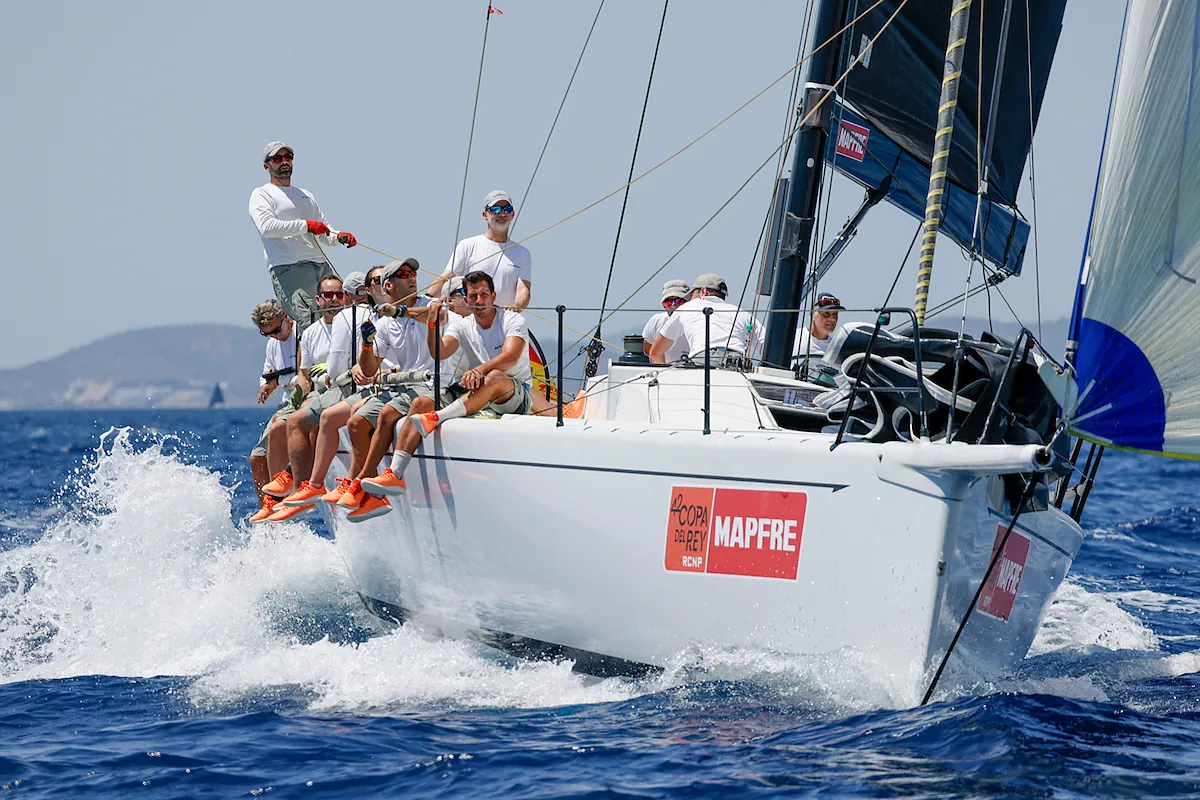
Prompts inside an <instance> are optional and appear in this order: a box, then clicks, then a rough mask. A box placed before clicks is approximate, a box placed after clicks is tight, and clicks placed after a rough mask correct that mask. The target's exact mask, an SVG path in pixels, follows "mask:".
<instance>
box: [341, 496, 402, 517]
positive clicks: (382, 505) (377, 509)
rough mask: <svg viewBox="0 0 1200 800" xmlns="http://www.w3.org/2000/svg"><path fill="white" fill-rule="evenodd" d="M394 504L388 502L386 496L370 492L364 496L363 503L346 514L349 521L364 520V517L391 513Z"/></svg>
mask: <svg viewBox="0 0 1200 800" xmlns="http://www.w3.org/2000/svg"><path fill="white" fill-rule="evenodd" d="M391 510H392V504H391V503H389V502H388V499H387V498H386V497H380V496H378V495H374V494H369V495H367V496H366V497H364V498H363V501H362V504H361V505H359V507H358V508H357V509H355V510H354V511H351V512H350V513H349V514H347V515H346V521H347V522H362V521H363V520H364V519H374V518H375V517H382V516H383V515H384V514H387V513H390V512H391Z"/></svg>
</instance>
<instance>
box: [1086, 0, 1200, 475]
mask: <svg viewBox="0 0 1200 800" xmlns="http://www.w3.org/2000/svg"><path fill="white" fill-rule="evenodd" d="M1198 71H1200V4H1198V3H1196V2H1195V0H1137V2H1135V3H1131V4H1130V5H1129V8H1128V11H1127V14H1126V21H1125V33H1124V39H1123V42H1122V47H1121V55H1120V58H1119V62H1118V68H1117V79H1116V83H1115V86H1114V89H1113V99H1112V108H1111V111H1110V116H1109V124H1108V131H1107V134H1106V136H1105V143H1104V155H1103V158H1102V162H1101V166H1100V174H1099V177H1098V179H1097V184H1096V197H1095V201H1094V205H1093V209H1092V221H1091V225H1090V228H1089V231H1088V243H1087V247H1086V249H1085V253H1084V262H1083V267H1082V270H1081V276H1080V287H1079V292H1078V295H1077V299H1076V307H1075V313H1074V315H1073V318H1072V335H1071V338H1072V340H1073V344H1074V347H1075V350H1076V352H1075V356H1074V365H1075V379H1074V384H1073V386H1071V388H1070V394H1069V396H1068V397H1067V402H1066V404H1065V413H1066V419H1067V422H1068V424H1069V426H1070V429H1071V431H1072V432H1074V433H1077V434H1078V435H1081V436H1083V437H1085V438H1089V439H1092V440H1095V441H1099V442H1102V443H1104V444H1109V445H1114V446H1117V447H1123V448H1128V449H1133V450H1140V451H1145V452H1151V453H1160V454H1165V455H1173V456H1179V457H1187V458H1200V357H1198V356H1197V341H1198V340H1200V286H1198V284H1197V282H1198V281H1200V97H1198V96H1197V94H1198V92H1200V80H1198V78H1197V73H1198Z"/></svg>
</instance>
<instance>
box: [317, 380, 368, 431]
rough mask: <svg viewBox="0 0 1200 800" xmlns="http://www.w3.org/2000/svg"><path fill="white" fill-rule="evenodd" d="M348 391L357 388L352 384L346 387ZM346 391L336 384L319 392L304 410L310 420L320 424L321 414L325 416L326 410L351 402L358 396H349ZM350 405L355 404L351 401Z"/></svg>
mask: <svg viewBox="0 0 1200 800" xmlns="http://www.w3.org/2000/svg"><path fill="white" fill-rule="evenodd" d="M346 389H350V390H354V389H357V387H355V386H354V385H353V384H351V385H350V386H348V387H346ZM346 389H343V388H342V387H340V386H338V385H337V384H336V383H335V384H334V385H333V386H330V387H329V388H328V389H326V390H324V391H322V392H317V393H316V395H315V396H313V399H312V402H311V403H309V404H308V405H307V406H306V407H305V409H304V410H305V411H307V412H308V416H309V419H311V420H312V421H313V422H314V423H317V424H320V422H321V414H323V413H324V412H325V410H326V409H329V408H333V407H334V406H336V405H337V404H338V403H340V402H342V401H343V400H349V399H350V398H351V397H356V394H350V395H347V394H346ZM350 405H354V403H353V402H352V401H351V403H350Z"/></svg>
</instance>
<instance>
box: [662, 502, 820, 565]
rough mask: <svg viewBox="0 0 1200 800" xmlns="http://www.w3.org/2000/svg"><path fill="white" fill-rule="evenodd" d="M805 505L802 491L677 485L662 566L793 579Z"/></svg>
mask: <svg viewBox="0 0 1200 800" xmlns="http://www.w3.org/2000/svg"><path fill="white" fill-rule="evenodd" d="M807 508H808V495H806V494H805V493H803V492H776V491H764V490H760V489H714V488H711V487H707V488H706V487H699V486H674V487H672V488H671V503H670V511H669V513H668V518H667V551H666V556H665V559H664V566H665V567H666V568H667V569H668V570H672V571H675V572H706V573H709V574H710V575H711V574H716V575H744V576H747V577H752V578H778V579H782V580H795V579H796V572H797V570H798V569H799V567H800V540H801V538H802V536H803V533H804V513H805V511H806V509H807Z"/></svg>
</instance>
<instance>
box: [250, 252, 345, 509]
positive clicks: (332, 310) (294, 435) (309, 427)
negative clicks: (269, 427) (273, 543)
mask: <svg viewBox="0 0 1200 800" xmlns="http://www.w3.org/2000/svg"><path fill="white" fill-rule="evenodd" d="M345 297H346V293H345V291H343V289H342V279H341V278H339V277H337V276H336V275H327V276H326V277H324V278H322V279H321V282H320V284H318V292H317V296H316V302H317V307H318V308H320V309H321V318H320V319H319V320H318V321H317V322H316V323H315V324H313V325H310V326H309V328H308V330H306V331H304V334H303V335H302V336H301V337H300V366H299V368H298V369H297V371H296V381H295V385H296V387H297V391H296V392H295V394H294V396H293V398H292V405H293V407H295V408H296V410H297V411H298V412H299V413H294V414H288V415H287V417H286V418H285V420H286V421H285V422H284V423H283V425H284V427H285V429H286V434H285V441H286V447H287V458H288V463H289V464H290V465H291V468H292V470H293V471H294V472H295V473H296V474H300V475H304V474H307V471H308V470H309V469H310V465H311V464H312V450H313V446H312V437H313V435H314V433H315V430H316V423H315V422H314V421H313V413H312V411H311V409H312V408H313V407H315V406H320V400H321V398H322V397H324V396H325V395H327V394H329V393H330V392H333V391H335V389H334V388H333V382H332V381H331V380H330V378H329V375H328V372H327V369H326V363H325V362H326V361H327V360H328V358H329V346H330V342H331V341H332V329H333V321H334V319H335V318H336V317H337V315H338V313H339V312H340V311H341V310H342V305H343V303H344V301H345ZM317 418H318V419H319V412H318V415H317ZM293 480H294V478H293V476H292V474H291V473H288V472H286V471H285V472H284V474H283V475H282V476H277V478H276V480H272V481H271V484H270V492H271V494H272V495H274V496H276V497H284V496H286V495H288V494H290V493H291V492H292V491H293V490H294V488H295V487H294V484H293ZM315 510H316V508H315V507H313V508H309V509H302V510H298V509H295V508H287V507H284V506H276V508H275V510H274V512H273V513H271V514H270V515H269V516H268V517H266V521H268V522H284V521H286V520H289V519H293V518H295V517H298V516H302V515H303V514H308V513H312V512H313V511H315Z"/></svg>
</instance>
